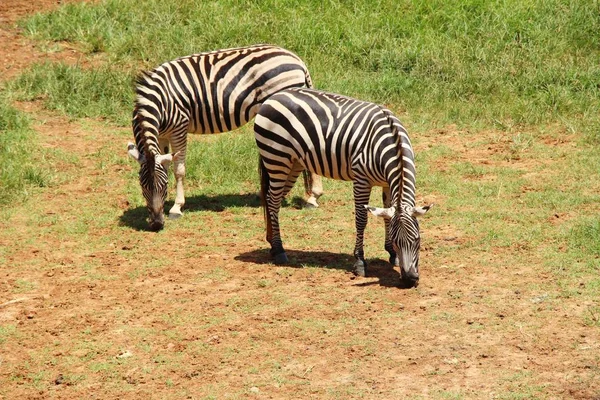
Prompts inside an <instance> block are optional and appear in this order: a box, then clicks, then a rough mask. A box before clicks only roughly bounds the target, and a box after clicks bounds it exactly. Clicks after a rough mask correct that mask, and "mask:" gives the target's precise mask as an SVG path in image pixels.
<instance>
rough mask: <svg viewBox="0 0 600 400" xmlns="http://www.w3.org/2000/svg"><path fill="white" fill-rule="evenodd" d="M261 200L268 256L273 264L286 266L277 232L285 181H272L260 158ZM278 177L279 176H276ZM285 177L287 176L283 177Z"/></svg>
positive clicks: (285, 258) (286, 261)
mask: <svg viewBox="0 0 600 400" xmlns="http://www.w3.org/2000/svg"><path fill="white" fill-rule="evenodd" d="M259 173H260V181H261V185H260V186H261V200H262V203H263V207H264V211H265V223H266V227H267V241H268V242H269V244H270V245H271V250H270V254H271V257H272V258H273V262H274V263H275V264H278V265H279V264H287V263H288V258H287V255H286V254H285V250H284V248H283V243H282V241H281V234H280V232H279V209H280V208H281V201H282V200H283V195H284V193H285V187H286V185H285V183H286V182H287V179H282V180H280V179H277V180H274V179H273V176H272V175H271V174H270V173H269V171H268V170H267V168H266V166H265V164H264V160H263V159H262V157H261V158H260V159H259ZM277 175H279V176H280V174H277ZM285 176H286V177H287V174H286V175H285Z"/></svg>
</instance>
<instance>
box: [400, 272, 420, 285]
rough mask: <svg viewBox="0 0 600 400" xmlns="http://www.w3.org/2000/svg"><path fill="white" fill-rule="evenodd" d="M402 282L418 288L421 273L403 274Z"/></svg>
mask: <svg viewBox="0 0 600 400" xmlns="http://www.w3.org/2000/svg"><path fill="white" fill-rule="evenodd" d="M402 281H403V283H404V285H405V286H408V287H417V286H418V285H419V273H418V272H415V271H409V272H406V273H404V274H402Z"/></svg>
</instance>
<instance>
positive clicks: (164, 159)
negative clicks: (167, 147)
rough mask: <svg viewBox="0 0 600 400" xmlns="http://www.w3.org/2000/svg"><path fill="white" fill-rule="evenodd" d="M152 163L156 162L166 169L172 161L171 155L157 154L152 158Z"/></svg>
mask: <svg viewBox="0 0 600 400" xmlns="http://www.w3.org/2000/svg"><path fill="white" fill-rule="evenodd" d="M154 161H155V162H157V163H160V164H162V165H163V166H164V167H166V166H168V165H169V164H170V163H171V161H173V154H170V153H169V154H165V155H162V154H157V155H156V156H155V157H154Z"/></svg>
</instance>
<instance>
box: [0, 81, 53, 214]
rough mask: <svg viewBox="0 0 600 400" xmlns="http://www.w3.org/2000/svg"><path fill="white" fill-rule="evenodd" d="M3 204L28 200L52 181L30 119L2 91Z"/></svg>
mask: <svg viewBox="0 0 600 400" xmlns="http://www.w3.org/2000/svg"><path fill="white" fill-rule="evenodd" d="M0 165H1V166H2V168H0V205H7V204H10V203H11V202H13V201H19V200H25V199H26V198H27V197H28V195H29V194H30V193H31V191H32V189H33V188H35V187H45V186H47V185H48V184H49V183H50V182H51V177H50V175H49V173H48V170H49V168H48V166H47V165H45V163H44V158H43V155H41V154H40V153H39V151H38V147H37V139H36V137H35V135H34V134H33V132H32V130H31V127H30V122H29V118H28V117H27V115H26V114H24V113H22V112H20V111H18V110H17V109H16V108H14V107H13V106H12V105H11V104H10V101H9V100H8V99H7V98H6V97H5V96H4V95H3V93H2V92H0Z"/></svg>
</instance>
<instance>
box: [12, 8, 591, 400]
mask: <svg viewBox="0 0 600 400" xmlns="http://www.w3.org/2000/svg"><path fill="white" fill-rule="evenodd" d="M59 3H60V2H57V1H48V0H36V1H23V0H2V2H0V60H1V61H2V62H0V79H2V80H7V79H10V78H12V77H14V76H15V75H16V74H18V73H19V71H21V70H23V69H24V68H26V67H27V66H28V65H30V64H31V63H32V62H37V61H40V60H46V59H47V60H66V61H73V62H76V61H77V60H79V59H81V58H82V57H83V56H82V55H81V54H79V53H78V52H77V51H76V50H74V49H71V48H69V47H68V46H63V47H62V50H60V51H53V52H51V53H47V52H44V51H43V50H41V49H40V48H39V47H36V45H35V44H33V43H32V42H31V41H30V40H28V39H27V38H25V37H24V36H22V35H21V34H20V32H19V29H18V28H16V27H15V26H14V22H15V21H16V20H17V19H18V18H20V17H22V16H24V15H28V14H32V13H34V12H37V11H42V10H48V9H51V8H53V7H56V6H57V5H59ZM19 107H20V108H21V109H23V110H25V111H27V112H29V113H30V114H31V115H33V116H35V117H34V121H35V122H34V128H35V129H36V130H37V132H38V134H39V138H40V141H41V144H42V146H45V147H47V148H60V149H62V150H63V151H65V152H66V153H73V154H77V155H79V157H80V162H79V165H78V166H77V167H75V166H73V164H69V163H65V165H64V168H65V170H69V169H71V170H72V169H73V168H79V169H80V173H78V174H77V175H76V176H77V178H76V179H73V180H69V181H64V182H60V183H59V184H58V185H57V186H55V187H52V188H50V189H48V190H47V191H46V192H45V193H44V194H43V195H42V198H38V199H36V200H35V201H37V202H41V203H42V204H43V206H42V207H43V209H44V210H45V214H44V216H43V218H41V219H40V221H38V222H39V226H32V225H31V221H29V220H28V219H27V216H26V215H23V216H17V217H15V218H13V223H15V222H19V221H21V222H22V224H23V227H22V229H21V228H20V229H16V230H13V231H12V232H14V235H13V236H12V237H11V238H6V237H2V238H0V246H6V247H7V248H8V247H11V248H12V247H13V246H15V243H18V245H19V246H18V247H19V249H18V250H15V251H11V252H10V256H9V258H8V260H9V263H10V264H15V265H19V266H20V267H19V272H14V271H12V270H11V266H10V265H5V266H3V267H2V268H1V269H0V273H1V274H2V275H1V276H0V324H1V325H3V326H13V325H14V326H16V328H15V329H16V330H17V331H18V332H19V334H15V335H12V336H7V337H8V339H6V340H5V341H4V342H3V341H2V340H1V339H2V337H3V336H2V333H1V332H0V346H1V349H2V350H1V353H0V397H2V396H3V398H5V399H7V400H8V399H34V398H38V399H45V398H64V399H70V398H74V399H75V398H97V399H106V398H130V399H139V398H143V397H149V398H206V399H208V398H281V399H286V398H373V399H375V398H377V399H388V398H390V399H395V398H472V399H479V398H506V399H509V398H514V399H523V398H528V399H529V398H531V399H535V398H555V399H570V398H572V399H594V398H595V399H600V382H599V381H600V372H599V368H598V360H599V358H598V357H599V356H598V355H599V354H600V345H599V338H600V335H599V333H598V329H597V328H594V327H590V326H586V325H584V324H582V323H581V318H582V317H581V315H582V314H583V313H585V312H586V310H587V309H588V308H587V305H586V304H579V303H577V302H570V301H569V299H565V300H564V302H562V303H558V302H551V301H549V300H548V301H546V299H547V298H548V293H549V292H551V291H552V290H554V289H556V283H555V278H554V277H553V276H552V275H550V274H542V275H540V274H539V273H538V271H536V270H535V269H532V268H526V267H522V268H516V269H504V270H500V271H494V270H491V269H489V268H486V265H487V264H489V263H492V262H493V260H494V259H495V258H496V257H498V256H500V254H495V252H496V251H498V252H499V251H501V250H492V251H491V252H490V253H488V254H485V255H484V256H480V257H477V258H473V259H465V260H462V261H461V262H459V263H454V264H452V263H447V264H443V263H440V264H438V265H437V267H436V268H430V269H429V270H427V272H426V276H427V278H426V279H424V280H423V282H422V284H421V286H420V287H419V289H418V290H399V289H398V288H396V287H394V285H393V284H390V282H392V283H393V282H395V280H397V272H396V273H393V272H386V270H385V267H384V266H382V265H377V264H376V265H374V266H373V267H374V269H375V272H376V275H377V277H376V278H366V279H359V278H357V279H355V278H354V277H353V276H352V274H350V273H349V272H348V271H343V270H339V269H325V268H324V269H323V270H319V271H314V270H307V269H300V268H293V269H290V270H289V271H288V270H286V269H281V268H274V267H273V266H271V265H268V264H264V263H261V262H258V260H260V259H261V258H262V257H264V253H261V252H259V253H256V249H264V248H265V245H264V243H263V242H262V238H256V239H255V240H247V241H242V243H241V244H240V245H238V246H237V247H236V248H235V250H234V251H232V252H230V253H228V252H223V251H210V250H202V249H201V246H202V245H203V244H204V245H207V244H208V243H210V241H211V240H212V239H211V234H210V233H209V234H208V235H206V237H204V238H198V237H197V235H194V234H193V233H190V232H186V231H185V228H181V229H180V230H179V233H180V234H182V233H183V234H184V235H182V236H181V237H174V236H173V235H174V233H168V232H167V233H165V234H164V235H163V236H162V238H158V239H157V238H156V235H153V234H150V233H148V232H143V231H137V230H135V229H132V230H131V234H127V235H126V236H124V237H122V238H121V240H120V241H119V242H117V243H112V242H111V243H107V244H106V246H105V248H104V249H99V248H93V249H87V250H86V248H85V244H83V245H82V244H81V243H77V242H70V241H65V238H64V237H60V235H57V236H46V237H43V238H42V237H41V236H42V235H44V232H47V230H46V229H45V228H47V227H48V226H49V225H50V224H52V219H53V218H58V217H56V216H58V215H73V214H74V213H73V209H72V203H71V199H72V198H77V199H79V200H78V201H83V202H85V201H90V202H91V201H96V200H95V199H96V197H97V196H98V191H97V185H98V182H100V183H101V184H102V185H103V186H102V187H103V189H102V191H103V194H104V195H105V196H106V198H110V199H111V200H110V201H111V202H113V203H115V204H116V205H117V207H119V208H120V209H121V210H122V211H123V212H124V213H125V212H126V211H127V209H128V207H129V205H128V203H127V198H126V197H125V195H123V193H122V189H121V188H122V187H123V186H124V179H125V178H124V174H122V173H121V172H122V170H123V169H124V168H126V167H124V166H122V165H116V166H115V165H112V166H111V167H110V168H109V169H108V170H104V171H99V170H98V159H97V157H95V156H94V154H96V152H97V151H98V148H104V149H107V150H108V151H110V152H115V153H122V152H123V143H122V142H121V141H119V140H117V141H115V140H114V136H110V135H99V136H98V138H97V139H96V140H95V141H93V142H92V141H90V140H88V138H89V137H90V135H91V134H93V132H92V131H93V129H90V128H89V127H88V126H82V125H81V124H78V123H74V122H70V121H69V120H67V119H66V118H64V117H61V116H58V115H55V114H52V113H50V112H47V111H45V110H43V109H42V108H41V107H40V105H39V104H37V103H25V104H19ZM91 124H92V126H93V123H91ZM435 134H436V133H432V135H435ZM437 134H440V135H444V137H445V140H446V141H447V143H449V144H450V145H451V146H453V147H455V148H456V149H459V150H458V152H459V153H460V154H462V156H464V157H467V156H468V157H469V159H470V160H477V159H479V160H481V161H482V162H485V160H486V159H487V158H488V157H487V156H488V154H486V153H489V152H493V151H496V150H495V149H493V148H486V149H473V148H467V147H466V146H464V143H463V142H461V141H462V140H464V139H462V138H461V136H460V135H459V134H457V133H455V132H453V131H452V130H449V131H444V132H438V133H437ZM426 145H427V140H423V141H422V142H421V146H426ZM501 145H502V144H501V143H500V144H499V146H501ZM557 145H569V144H568V143H560V144H557ZM61 167H62V166H57V168H58V169H60V168H61ZM127 168H129V167H127ZM71 172H72V171H71ZM95 188H96V189H95ZM430 200H436V199H430ZM24 211H25V212H26V210H24ZM218 217H219V218H224V219H228V218H230V219H234V218H236V216H235V215H228V214H227V213H221V214H220V215H219V216H218ZM72 218H77V217H76V215H73V217H72ZM249 218H252V219H253V220H256V221H261V215H260V210H258V209H257V210H256V212H255V214H253V215H252V216H250V217H249ZM557 218H559V217H558V216H557ZM215 221H218V220H216V219H215ZM216 223H217V224H218V222H216ZM108 229H109V228H101V229H98V230H96V231H95V232H93V233H90V235H93V237H94V240H98V239H99V238H101V237H102V235H103V234H107V232H108ZM213 229H215V230H217V229H218V227H216V226H215V227H214V228H213ZM36 232H39V233H36ZM169 235H171V236H169ZM213 235H214V236H216V235H217V233H216V232H215V233H213ZM231 235H235V233H231ZM32 236H33V239H32ZM69 240H72V239H69ZM468 240H469V238H468V237H464V235H463V234H462V233H461V232H459V231H456V230H455V229H453V228H452V227H450V226H449V227H447V228H446V229H445V230H444V229H442V230H438V231H435V232H430V233H429V236H428V237H427V240H426V245H425V246H424V249H423V251H422V255H421V258H422V259H423V260H427V259H435V251H434V246H432V243H445V244H448V245H450V244H451V245H457V246H460V244H461V243H462V242H464V241H468ZM163 241H167V242H168V241H170V243H171V244H170V245H168V246H164V245H163V244H161V242H163ZM175 242H178V243H181V244H182V245H183V246H184V247H185V246H191V245H192V244H193V245H196V246H199V247H200V248H198V247H197V248H196V249H195V250H187V251H181V250H179V249H178V246H175V245H172V243H175ZM190 248H192V247H190ZM133 251H135V252H136V254H139V255H140V257H141V258H143V257H146V256H147V258H151V256H152V255H153V254H160V255H161V256H167V257H169V258H170V259H171V260H172V266H171V267H170V268H168V269H167V268H165V269H161V268H156V269H154V270H150V271H149V272H148V271H146V272H145V273H144V274H143V276H141V277H140V279H138V280H132V279H131V276H132V275H133V274H135V273H137V272H139V269H138V268H139V267H137V266H136V264H135V260H132V259H131V257H130V256H129V255H128V252H133ZM291 253H292V254H291V256H293V257H296V258H299V259H302V257H308V256H305V255H304V253H303V252H302V251H296V252H291ZM190 254H191V255H192V257H190ZM314 256H315V255H314V254H313V255H311V257H314ZM316 257H317V258H319V257H320V258H321V259H322V262H324V263H325V262H326V261H327V260H328V258H329V257H331V253H327V252H325V251H323V252H322V253H318V254H317V255H316ZM147 258H146V259H147ZM424 262H425V263H426V261H424ZM81 265H89V266H90V267H89V268H91V269H92V270H93V272H94V273H96V274H98V275H99V276H109V277H110V279H95V280H93V281H90V280H89V279H84V278H85V276H83V275H81V272H80V271H81V269H78V268H74V266H81ZM422 268H427V267H426V266H423V267H422ZM23 271H27V273H28V274H29V275H28V276H27V281H34V282H35V284H36V290H35V293H33V294H32V293H31V292H27V293H26V294H23V295H19V293H18V292H15V290H14V288H15V287H18V286H19V282H23V281H24V279H23V278H24V277H23V275H19V274H21V273H23ZM87 271H88V272H89V269H88V270H87ZM207 271H210V272H211V273H212V274H213V275H212V279H210V280H203V279H201V277H202V276H203V275H204V276H206V273H207ZM219 273H221V274H223V275H224V276H225V278H220V277H219V276H216V275H218V274H219ZM124 282H125V283H124ZM532 282H535V285H533V284H532ZM582 284H583V283H582ZM265 285H268V286H269V287H270V289H271V291H270V293H267V292H266V291H261V288H262V287H263V286H265ZM532 288H537V289H532ZM303 293H311V296H314V297H313V298H306V297H305V296H306V295H305V294H303ZM284 295H289V296H290V298H292V299H293V300H289V299H286V298H284ZM278 296H279V297H278ZM303 296H304V297H303ZM382 299H385V300H382ZM482 299H483V300H482ZM249 301H253V302H264V305H263V306H262V308H260V309H261V312H260V313H258V314H257V313H253V314H246V313H245V312H244V310H245V308H244V302H249ZM278 302H279V303H278ZM290 302H291V303H290ZM290 304H291V305H290ZM298 305H302V307H297V306H298ZM186 318H187V319H186ZM186 321H192V322H191V323H186ZM306 321H312V322H313V323H314V325H304V324H306V323H307V322H306ZM132 327H136V329H137V330H136V331H132ZM150 331H152V332H162V333H161V334H157V335H153V336H151V338H150V339H147V340H145V339H144V332H150ZM132 332H133V333H132ZM4 334H5V335H8V334H7V333H6V332H5V333H4ZM148 335H150V333H148ZM92 337H93V339H92ZM86 338H89V339H86ZM340 342H341V343H344V345H343V346H339V343H340ZM74 343H77V346H75V347H74V345H73V344H74ZM86 343H90V344H91V343H93V344H94V347H91V345H90V347H86V346H85V344H86ZM134 343H135V344H134ZM139 343H142V344H139ZM143 343H145V345H144V344H143ZM144 346H147V349H153V350H152V351H151V350H147V351H144V349H146V347H144ZM157 354H158V355H157ZM236 354H237V356H236ZM97 357H101V358H103V359H104V360H108V361H106V362H105V363H104V364H102V363H96V364H89V363H88V362H87V361H88V360H90V359H93V358H97ZM129 357H133V358H134V359H135V361H134V362H130V363H129V364H127V363H126V360H127V359H128V358H129ZM136 357H137V358H136ZM161 360H163V361H161ZM164 360H168V362H166V361H164ZM35 371H37V373H33V372H35ZM265 371H266V372H265ZM274 382H275V383H274Z"/></svg>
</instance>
